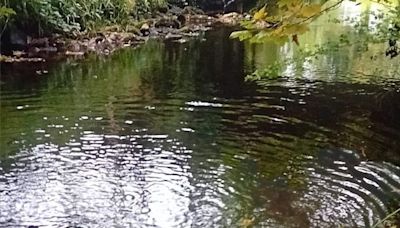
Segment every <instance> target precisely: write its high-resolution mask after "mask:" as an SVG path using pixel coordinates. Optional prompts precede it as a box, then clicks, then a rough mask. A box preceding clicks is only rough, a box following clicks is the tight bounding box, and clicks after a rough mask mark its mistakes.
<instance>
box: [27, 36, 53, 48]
mask: <svg viewBox="0 0 400 228" xmlns="http://www.w3.org/2000/svg"><path fill="white" fill-rule="evenodd" d="M27 45H28V46H29V47H49V46H50V41H49V38H47V37H45V38H32V37H30V36H28V39H27Z"/></svg>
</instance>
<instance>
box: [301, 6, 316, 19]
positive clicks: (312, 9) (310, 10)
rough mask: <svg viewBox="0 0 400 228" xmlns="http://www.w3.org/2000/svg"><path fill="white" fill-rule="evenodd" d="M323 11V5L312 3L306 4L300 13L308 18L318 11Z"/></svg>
mask: <svg viewBox="0 0 400 228" xmlns="http://www.w3.org/2000/svg"><path fill="white" fill-rule="evenodd" d="M320 12H321V5H320V4H312V5H308V6H304V7H303V8H302V9H301V11H300V13H299V15H301V16H303V17H305V18H308V17H312V16H314V15H316V14H318V13H320Z"/></svg>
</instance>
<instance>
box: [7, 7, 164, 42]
mask: <svg viewBox="0 0 400 228" xmlns="http://www.w3.org/2000/svg"><path fill="white" fill-rule="evenodd" d="M3 4H4V5H3V6H2V7H1V8H0V20H1V24H2V27H3V30H5V29H6V28H5V26H7V27H8V28H10V27H17V28H20V29H29V30H30V31H29V32H35V33H39V34H43V33H47V32H61V33H70V32H76V31H83V30H88V29H92V28H94V27H96V26H98V25H104V24H110V23H124V22H126V21H128V20H131V19H138V18H140V17H143V16H145V15H146V14H148V13H149V12H151V11H152V10H154V9H157V8H158V7H163V6H165V5H166V1H165V0H65V1H58V0H29V1H28V0H21V1H9V0H4V2H3Z"/></svg>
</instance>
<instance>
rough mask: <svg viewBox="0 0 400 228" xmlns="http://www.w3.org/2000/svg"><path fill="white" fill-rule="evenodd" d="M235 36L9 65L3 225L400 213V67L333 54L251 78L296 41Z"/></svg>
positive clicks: (1, 155) (260, 223)
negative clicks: (367, 64)
mask: <svg viewBox="0 0 400 228" xmlns="http://www.w3.org/2000/svg"><path fill="white" fill-rule="evenodd" d="M228 34H229V32H228V31H226V30H224V29H218V30H215V31H211V32H209V33H208V34H206V36H205V38H206V39H205V40H203V37H201V38H199V39H194V40H191V41H189V42H187V43H184V44H178V43H171V42H158V41H151V42H149V43H147V44H146V45H144V46H142V47H140V48H138V49H136V50H122V51H119V52H118V53H116V54H114V55H112V56H110V57H106V58H102V57H95V56H91V57H88V58H87V59H84V60H76V61H75V60H68V61H66V62H63V63H58V64H51V65H50V66H48V65H45V64H43V65H32V66H29V67H21V66H19V65H15V66H4V67H2V78H1V80H2V84H1V128H0V130H1V131H0V133H1V136H0V143H1V152H0V227H19V226H22V227H26V226H28V225H36V226H40V227H42V226H43V227H68V226H73V227H74V226H79V227H245V226H246V225H255V226H257V227H337V226H339V225H341V227H366V226H371V225H372V224H373V223H375V222H376V221H377V220H378V219H380V218H383V217H384V216H385V215H386V214H388V213H389V212H390V211H392V210H394V209H395V208H397V207H398V206H399V199H400V190H399V189H400V124H399V119H400V91H399V85H400V84H399V83H400V76H399V75H396V74H394V75H388V76H387V75H386V76H385V75H383V74H381V75H368V74H354V73H353V72H354V71H353V69H354V68H356V67H355V66H357V59H359V58H356V57H354V56H353V57H351V56H349V55H348V53H338V54H335V53H332V54H329V55H327V56H325V58H323V59H320V60H319V61H320V62H317V63H315V64H314V65H308V66H304V67H301V68H299V67H295V69H294V68H293V67H292V66H288V67H287V68H285V69H282V72H283V73H285V74H284V77H282V78H279V79H271V80H263V81H261V82H258V83H254V82H245V81H244V76H245V75H246V73H247V72H251V71H252V70H254V69H255V68H257V67H258V66H259V65H260V64H263V63H266V62H268V61H275V59H278V58H280V57H279V56H282V55H285V53H286V52H285V51H286V49H285V47H283V48H279V47H276V46H273V45H264V46H252V45H248V44H242V43H239V42H235V41H232V40H229V39H227V36H228ZM383 61H384V62H385V64H392V65H393V66H397V65H396V64H394V63H396V62H394V63H393V61H397V60H393V61H392V62H388V61H386V60H383ZM380 67H382V65H380ZM292 68H293V69H292ZM290 69H292V70H290ZM383 69H384V70H387V68H386V67H384V66H383ZM43 70H45V71H48V73H47V74H46V73H42V71H43ZM35 71H38V72H37V73H35ZM283 73H282V74H283Z"/></svg>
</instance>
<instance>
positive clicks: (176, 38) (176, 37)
mask: <svg viewBox="0 0 400 228" xmlns="http://www.w3.org/2000/svg"><path fill="white" fill-rule="evenodd" d="M241 18H243V16H242V15H241V14H238V13H228V14H214V15H212V14H208V13H205V12H203V11H202V10H200V9H198V8H194V7H184V8H179V7H176V6H172V7H169V8H168V10H167V11H164V12H157V13H156V14H155V15H154V16H153V17H151V18H150V19H146V20H141V21H135V20H132V21H130V22H129V23H126V24H124V25H122V24H118V23H117V24H114V25H111V26H104V27H102V28H100V29H98V30H96V31H90V32H81V33H79V34H76V35H74V36H73V37H67V36H66V35H60V34H52V35H51V36H46V37H40V38H36V39H33V38H30V37H29V36H28V38H27V42H26V44H25V45H24V46H23V47H22V48H21V47H20V48H19V49H10V50H8V51H7V52H5V53H3V54H2V55H0V62H5V63H17V62H44V61H46V60H48V59H54V58H56V59H58V58H64V57H68V56H75V57H79V56H85V55H86V54H89V53H95V54H98V55H109V54H110V53H112V52H114V51H116V50H118V49H121V48H127V47H136V46H137V45H140V44H142V43H144V42H146V41H147V40H148V39H164V40H171V41H173V42H178V43H185V42H187V40H188V39H190V38H191V37H197V36H199V35H200V34H201V33H203V32H205V31H207V30H209V29H210V28H211V27H213V26H217V25H228V26H235V25H237V24H238V22H239V20H240V19H241Z"/></svg>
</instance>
